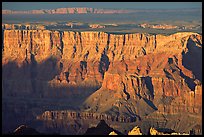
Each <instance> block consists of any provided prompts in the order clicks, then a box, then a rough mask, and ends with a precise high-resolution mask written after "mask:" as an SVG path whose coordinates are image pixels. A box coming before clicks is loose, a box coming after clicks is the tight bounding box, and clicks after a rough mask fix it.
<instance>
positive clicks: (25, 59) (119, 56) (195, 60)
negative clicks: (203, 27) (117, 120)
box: [2, 30, 202, 118]
mask: <svg viewBox="0 0 204 137" xmlns="http://www.w3.org/2000/svg"><path fill="white" fill-rule="evenodd" d="M2 37H3V45H2V57H3V58H2V67H3V82H2V89H3V96H13V97H18V96H21V97H22V96H23V97H31V96H33V97H40V98H50V97H52V98H73V97H79V98H80V99H79V100H80V101H81V102H83V101H84V103H83V105H82V109H85V110H87V111H90V112H93V113H94V112H99V113H107V114H110V115H118V116H119V115H124V116H131V117H138V118H140V117H142V116H146V115H149V114H151V113H153V112H156V113H159V114H161V113H163V114H166V113H167V114H177V113H191V114H195V115H198V114H201V113H202V84H201V83H202V78H201V76H202V67H201V66H202V63H201V61H202V36H201V35H199V34H197V33H192V32H182V33H176V34H172V35H169V36H164V35H160V34H158V35H153V34H145V33H143V34H140V33H135V34H108V33H105V32H72V31H50V30H3V31H2ZM82 98H83V99H82Z"/></svg>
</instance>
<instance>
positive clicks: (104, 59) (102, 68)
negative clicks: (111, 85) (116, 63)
mask: <svg viewBox="0 0 204 137" xmlns="http://www.w3.org/2000/svg"><path fill="white" fill-rule="evenodd" d="M109 65H110V61H109V58H108V56H107V55H106V52H105V50H104V52H103V53H102V55H101V59H100V62H99V68H98V70H99V72H100V73H101V75H102V77H103V78H104V73H105V72H106V71H107V70H108V68H109Z"/></svg>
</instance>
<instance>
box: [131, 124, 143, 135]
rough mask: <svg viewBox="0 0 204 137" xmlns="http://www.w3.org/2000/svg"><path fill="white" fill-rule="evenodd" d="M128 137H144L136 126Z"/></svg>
mask: <svg viewBox="0 0 204 137" xmlns="http://www.w3.org/2000/svg"><path fill="white" fill-rule="evenodd" d="M128 135H142V133H141V131H140V128H139V127H138V126H136V127H134V128H133V129H132V130H131V131H129V132H128Z"/></svg>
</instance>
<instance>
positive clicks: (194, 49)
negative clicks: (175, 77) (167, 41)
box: [182, 38, 202, 82]
mask: <svg viewBox="0 0 204 137" xmlns="http://www.w3.org/2000/svg"><path fill="white" fill-rule="evenodd" d="M197 43H198V44H199V45H200V46H202V45H201V44H200V43H199V41H197ZM187 48H188V52H187V53H184V52H182V56H183V60H182V64H183V66H184V67H185V68H187V69H189V70H191V71H192V72H193V74H194V75H195V78H196V79H198V80H199V81H201V82H202V48H201V47H198V46H196V43H195V42H194V41H193V40H192V39H191V38H189V39H188V43H187Z"/></svg>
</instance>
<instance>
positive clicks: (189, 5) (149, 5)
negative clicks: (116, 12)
mask: <svg viewBox="0 0 204 137" xmlns="http://www.w3.org/2000/svg"><path fill="white" fill-rule="evenodd" d="M71 7H87V8H107V9H152V10H153V9H154V10H156V9H167V10H170V9H195V8H198V9H200V8H201V9H202V2H2V10H40V9H56V8H71Z"/></svg>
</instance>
